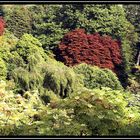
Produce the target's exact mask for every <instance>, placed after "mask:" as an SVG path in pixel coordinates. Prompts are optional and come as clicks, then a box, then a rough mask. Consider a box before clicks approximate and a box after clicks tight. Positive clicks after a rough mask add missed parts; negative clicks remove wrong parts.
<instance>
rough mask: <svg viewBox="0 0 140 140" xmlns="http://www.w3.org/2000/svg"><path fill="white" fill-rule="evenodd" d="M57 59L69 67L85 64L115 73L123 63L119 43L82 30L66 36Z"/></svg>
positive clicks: (58, 51) (59, 48)
mask: <svg viewBox="0 0 140 140" xmlns="http://www.w3.org/2000/svg"><path fill="white" fill-rule="evenodd" d="M56 58H57V59H58V60H60V61H62V62H64V63H65V64H66V65H68V66H73V65H76V64H79V63H82V62H84V63H87V64H91V65H96V66H99V67H101V68H109V69H111V70H113V71H115V70H116V67H117V66H118V65H120V64H121V63H122V56H121V46H120V43H119V41H117V40H113V39H112V38H111V37H110V36H107V35H106V36H100V35H99V34H98V33H96V34H86V33H85V31H84V30H82V29H77V30H73V31H71V32H69V33H67V34H66V35H65V36H64V38H63V39H62V41H61V43H60V44H59V47H58V49H57V51H56Z"/></svg>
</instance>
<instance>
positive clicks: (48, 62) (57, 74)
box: [8, 34, 80, 97]
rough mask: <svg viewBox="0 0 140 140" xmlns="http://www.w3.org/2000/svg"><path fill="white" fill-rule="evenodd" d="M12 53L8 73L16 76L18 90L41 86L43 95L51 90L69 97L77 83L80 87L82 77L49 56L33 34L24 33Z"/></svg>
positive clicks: (22, 90)
mask: <svg viewBox="0 0 140 140" xmlns="http://www.w3.org/2000/svg"><path fill="white" fill-rule="evenodd" d="M11 54H12V56H11V58H10V62H11V65H10V66H9V67H10V70H9V73H8V74H9V77H10V79H14V81H15V83H16V85H17V92H19V91H21V92H25V91H28V90H35V89H38V90H39V92H40V93H42V94H44V92H45V90H51V91H53V92H54V93H55V94H58V95H59V96H61V97H66V96H69V94H71V93H72V92H73V91H74V90H75V89H76V84H77V87H78V86H79V84H78V83H79V81H78V80H80V78H79V79H78V78H77V76H76V74H75V73H74V71H73V70H72V69H70V68H68V67H67V66H65V65H64V64H63V63H60V62H57V61H56V60H54V59H52V58H50V57H48V56H47V55H46V54H45V52H44V50H43V49H42V47H41V43H40V42H39V41H38V40H37V39H36V38H34V37H33V36H32V35H29V34H24V35H23V36H22V37H21V39H20V40H19V41H18V42H17V45H16V47H15V48H14V49H13V50H12V51H11ZM10 62H9V63H10Z"/></svg>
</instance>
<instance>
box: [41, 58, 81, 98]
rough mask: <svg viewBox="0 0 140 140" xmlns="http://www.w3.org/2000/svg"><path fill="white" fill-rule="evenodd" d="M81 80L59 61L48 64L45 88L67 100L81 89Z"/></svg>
mask: <svg viewBox="0 0 140 140" xmlns="http://www.w3.org/2000/svg"><path fill="white" fill-rule="evenodd" d="M80 83H82V82H81V78H80V77H78V76H77V75H76V74H75V73H74V71H73V70H72V69H71V68H68V67H66V66H65V65H64V64H63V63H59V62H57V61H54V60H53V61H51V62H47V65H46V74H45V78H44V87H45V88H47V89H51V90H52V91H53V92H54V93H55V94H58V95H60V96H61V97H63V98H65V97H67V96H69V95H70V94H71V93H73V92H74V91H75V90H76V89H77V88H79V87H80Z"/></svg>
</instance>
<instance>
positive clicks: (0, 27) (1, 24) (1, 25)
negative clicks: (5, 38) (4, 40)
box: [0, 17, 5, 36]
mask: <svg viewBox="0 0 140 140" xmlns="http://www.w3.org/2000/svg"><path fill="white" fill-rule="evenodd" d="M4 27H5V21H4V20H3V18H2V17H0V36H1V35H3V33H4Z"/></svg>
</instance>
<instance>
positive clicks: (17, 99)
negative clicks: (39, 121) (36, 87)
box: [0, 81, 44, 136]
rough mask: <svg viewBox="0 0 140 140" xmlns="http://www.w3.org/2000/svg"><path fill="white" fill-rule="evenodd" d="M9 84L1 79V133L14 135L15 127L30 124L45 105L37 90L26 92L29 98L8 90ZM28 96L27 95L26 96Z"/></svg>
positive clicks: (2, 134)
mask: <svg viewBox="0 0 140 140" xmlns="http://www.w3.org/2000/svg"><path fill="white" fill-rule="evenodd" d="M6 89H7V84H6V82H4V81H0V97H1V98H0V104H1V106H0V135H1V136H4V135H13V134H14V129H15V128H18V127H19V126H20V125H25V124H29V125H30V123H31V122H32V121H33V120H34V115H35V114H37V113H38V112H40V111H41V110H42V109H43V108H44V105H43V103H42V101H41V99H40V97H39V95H38V92H37V91H32V92H30V93H29V92H28V93H25V94H24V96H25V95H27V94H28V95H29V97H28V99H26V98H24V97H22V96H21V95H19V94H17V95H16V94H14V93H13V92H12V91H11V90H6ZM25 97H26V96H25Z"/></svg>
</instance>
